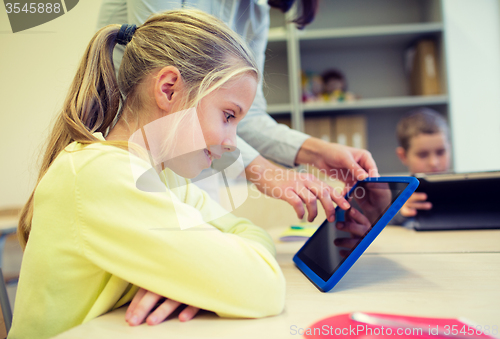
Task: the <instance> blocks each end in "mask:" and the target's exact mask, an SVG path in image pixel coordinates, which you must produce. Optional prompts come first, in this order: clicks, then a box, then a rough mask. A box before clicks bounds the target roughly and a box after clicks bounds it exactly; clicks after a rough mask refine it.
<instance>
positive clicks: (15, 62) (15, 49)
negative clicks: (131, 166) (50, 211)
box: [0, 0, 102, 208]
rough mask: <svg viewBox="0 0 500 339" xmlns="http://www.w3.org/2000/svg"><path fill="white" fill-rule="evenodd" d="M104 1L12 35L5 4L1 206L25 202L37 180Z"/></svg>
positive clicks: (1, 14) (88, 2)
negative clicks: (51, 128)
mask: <svg viewBox="0 0 500 339" xmlns="http://www.w3.org/2000/svg"><path fill="white" fill-rule="evenodd" d="M101 1H102V0H85V1H80V2H79V3H78V4H77V5H76V6H75V8H73V9H72V10H71V11H69V12H67V13H66V14H65V15H63V16H61V17H59V18H57V19H55V20H53V21H50V22H47V23H45V24H43V25H40V26H37V27H34V28H32V29H29V30H26V31H22V32H18V33H12V30H11V28H10V24H9V20H8V17H7V13H6V11H5V10H4V6H3V5H2V6H0V8H1V10H0V46H1V47H0V118H1V122H0V159H1V160H0V162H1V166H0V208H3V207H11V206H17V205H21V204H24V202H25V200H26V199H27V197H28V196H29V194H30V193H31V190H32V189H33V186H34V184H35V181H36V175H37V166H36V160H37V159H38V158H39V154H40V151H41V145H42V142H43V141H44V140H45V137H46V135H47V134H48V128H49V125H51V122H52V119H53V117H54V116H55V115H56V113H57V111H58V109H59V108H60V107H61V106H62V102H63V100H64V97H65V94H66V92H67V90H68V88H69V84H70V83H71V80H72V78H73V76H74V75H75V73H76V67H77V64H78V62H79V60H80V58H81V56H82V55H83V52H84V50H85V47H86V46H87V44H88V42H89V41H90V38H91V37H92V35H93V33H94V32H95V29H96V22H97V15H98V12H99V7H100V5H101Z"/></svg>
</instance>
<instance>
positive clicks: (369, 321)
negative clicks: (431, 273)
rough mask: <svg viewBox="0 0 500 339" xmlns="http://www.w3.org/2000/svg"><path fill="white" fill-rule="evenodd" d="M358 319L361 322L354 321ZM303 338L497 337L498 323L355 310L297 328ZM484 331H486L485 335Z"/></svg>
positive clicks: (421, 338)
mask: <svg viewBox="0 0 500 339" xmlns="http://www.w3.org/2000/svg"><path fill="white" fill-rule="evenodd" d="M354 319H358V320H361V321H357V320H354ZM297 330H298V332H299V333H298V334H303V335H304V337H305V338H308V339H314V338H317V339H319V338H322V339H323V338H339V337H341V338H353V339H354V338H359V339H371V338H414V339H417V338H418V339H442V338H455V339H459V338H460V339H466V338H470V339H476V338H497V335H498V331H499V329H498V324H481V325H479V324H473V323H471V322H470V321H467V320H464V319H461V320H458V319H452V318H424V317H412V316H404V315H394V314H381V313H366V312H363V313H361V312H354V313H345V314H340V315H336V316H332V317H328V318H325V319H322V320H320V321H318V322H316V323H314V324H313V325H311V326H309V327H307V328H304V329H297ZM485 333H487V334H485Z"/></svg>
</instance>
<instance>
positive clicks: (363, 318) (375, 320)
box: [351, 312, 484, 339]
mask: <svg viewBox="0 0 500 339" xmlns="http://www.w3.org/2000/svg"><path fill="white" fill-rule="evenodd" d="M351 319H352V320H355V321H358V322H360V323H365V324H370V325H378V326H388V327H397V328H404V329H407V328H409V329H413V330H414V329H418V330H421V331H422V332H421V333H428V332H429V324H420V323H414V322H411V321H406V320H400V319H386V318H383V317H379V316H374V315H369V314H366V313H362V312H353V313H351ZM433 335H435V334H433ZM437 335H438V336H440V337H445V338H457V339H479V338H484V337H477V336H474V335H467V336H464V335H461V334H456V335H453V334H450V333H448V332H445V331H443V330H442V329H440V328H438V333H437Z"/></svg>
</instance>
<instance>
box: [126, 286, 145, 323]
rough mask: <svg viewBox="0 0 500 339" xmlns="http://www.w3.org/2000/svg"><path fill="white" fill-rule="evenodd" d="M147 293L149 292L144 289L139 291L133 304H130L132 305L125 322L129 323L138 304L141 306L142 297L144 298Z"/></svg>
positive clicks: (129, 306) (129, 307)
mask: <svg viewBox="0 0 500 339" xmlns="http://www.w3.org/2000/svg"><path fill="white" fill-rule="evenodd" d="M146 292H147V291H146V290H145V289H143V288H140V289H139V290H138V291H137V293H136V294H135V296H134V298H133V299H132V302H131V303H130V305H128V308H127V312H126V313H125V321H128V320H129V319H130V317H131V316H132V314H133V313H134V310H135V308H136V306H137V304H139V302H140V301H141V299H142V297H144V295H145V294H146Z"/></svg>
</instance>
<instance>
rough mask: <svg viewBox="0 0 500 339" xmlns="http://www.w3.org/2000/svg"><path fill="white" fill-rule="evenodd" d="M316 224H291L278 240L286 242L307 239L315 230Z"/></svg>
mask: <svg viewBox="0 0 500 339" xmlns="http://www.w3.org/2000/svg"><path fill="white" fill-rule="evenodd" d="M318 227H319V225H318V224H311V223H306V222H303V223H299V224H297V225H292V226H290V227H289V228H287V229H286V230H285V231H284V232H283V233H281V235H280V238H279V239H280V241H284V242H288V241H304V240H307V239H308V238H309V237H310V236H311V235H313V234H314V232H316V230H317V229H318Z"/></svg>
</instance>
